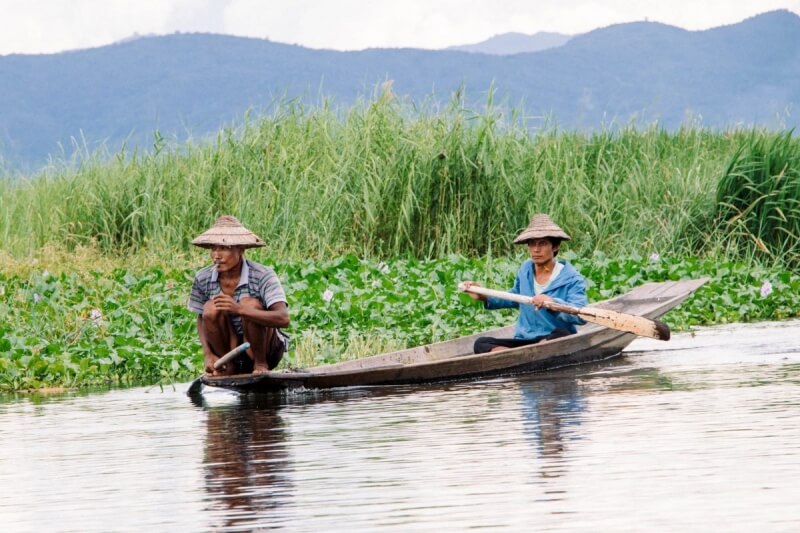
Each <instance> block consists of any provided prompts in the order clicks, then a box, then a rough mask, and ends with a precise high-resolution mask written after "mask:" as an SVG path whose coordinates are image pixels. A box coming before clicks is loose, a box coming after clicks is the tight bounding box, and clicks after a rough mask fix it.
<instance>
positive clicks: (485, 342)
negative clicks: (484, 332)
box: [473, 328, 572, 353]
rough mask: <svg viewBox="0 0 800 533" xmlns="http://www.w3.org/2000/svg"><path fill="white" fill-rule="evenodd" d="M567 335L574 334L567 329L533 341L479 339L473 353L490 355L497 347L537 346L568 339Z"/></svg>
mask: <svg viewBox="0 0 800 533" xmlns="http://www.w3.org/2000/svg"><path fill="white" fill-rule="evenodd" d="M567 335H572V333H570V332H569V331H567V330H566V329H561V328H556V329H554V330H553V332H552V333H550V334H549V335H542V336H541V337H534V338H532V339H502V338H500V339H499V338H497V337H479V338H478V339H477V340H476V341H475V346H474V348H473V351H474V353H488V352H491V351H492V348H495V347H497V346H503V347H505V348H518V347H520V346H528V345H529V344H536V343H537V342H541V341H549V340H552V339H558V338H560V337H566V336H567Z"/></svg>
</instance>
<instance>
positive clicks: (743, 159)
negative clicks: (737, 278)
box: [713, 132, 800, 265]
mask: <svg viewBox="0 0 800 533" xmlns="http://www.w3.org/2000/svg"><path fill="white" fill-rule="evenodd" d="M716 206H717V208H716V211H715V215H716V218H715V219H714V221H713V224H714V226H715V227H718V228H720V230H721V233H722V234H723V236H724V237H725V238H724V244H725V245H726V246H729V247H734V248H736V249H738V250H745V251H747V253H750V254H754V255H755V254H759V253H760V254H768V255H770V256H772V257H775V258H777V259H779V260H783V261H785V262H788V263H792V264H795V265H800V140H798V139H796V138H794V137H793V136H792V133H791V132H785V133H783V134H780V135H766V134H764V133H763V132H752V133H750V134H749V135H747V136H746V137H744V138H743V140H742V143H741V144H740V145H739V147H738V149H737V150H736V152H735V153H734V154H733V156H732V157H731V158H730V162H729V164H728V166H727V168H726V169H725V172H724V173H723V175H722V178H721V179H720V180H719V183H718V185H717V204H716Z"/></svg>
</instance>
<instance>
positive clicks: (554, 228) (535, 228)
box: [514, 214, 569, 244]
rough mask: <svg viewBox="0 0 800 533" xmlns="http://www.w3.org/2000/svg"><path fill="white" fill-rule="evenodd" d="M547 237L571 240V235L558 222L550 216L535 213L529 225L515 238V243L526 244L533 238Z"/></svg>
mask: <svg viewBox="0 0 800 533" xmlns="http://www.w3.org/2000/svg"><path fill="white" fill-rule="evenodd" d="M547 237H552V238H555V239H561V240H562V241H568V240H569V235H567V233H566V232H565V231H564V230H563V229H561V228H560V227H559V226H558V224H556V223H555V222H553V220H552V219H551V218H550V217H549V216H547V215H542V214H539V215H533V218H532V219H531V223H530V224H528V227H527V228H525V229H524V230H523V231H522V233H520V234H519V235H517V238H516V239H514V244H525V243H526V242H528V241H529V240H531V239H546V238H547Z"/></svg>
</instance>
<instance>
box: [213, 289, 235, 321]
mask: <svg viewBox="0 0 800 533" xmlns="http://www.w3.org/2000/svg"><path fill="white" fill-rule="evenodd" d="M211 300H212V301H213V302H214V307H216V308H217V310H218V311H223V312H225V313H228V314H229V315H239V314H241V312H240V311H241V308H242V306H241V305H239V302H237V301H236V300H234V299H233V298H232V297H231V296H228V295H227V294H225V293H223V292H221V293H219V294H216V295H215V296H214V297H213V298H211Z"/></svg>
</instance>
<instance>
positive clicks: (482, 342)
mask: <svg viewBox="0 0 800 533" xmlns="http://www.w3.org/2000/svg"><path fill="white" fill-rule="evenodd" d="M494 340H495V339H494V337H479V338H478V339H476V340H475V344H474V346H473V347H472V352H473V353H488V352H490V351H491V350H492V348H494V347H495V346H497V343H496V342H494Z"/></svg>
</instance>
